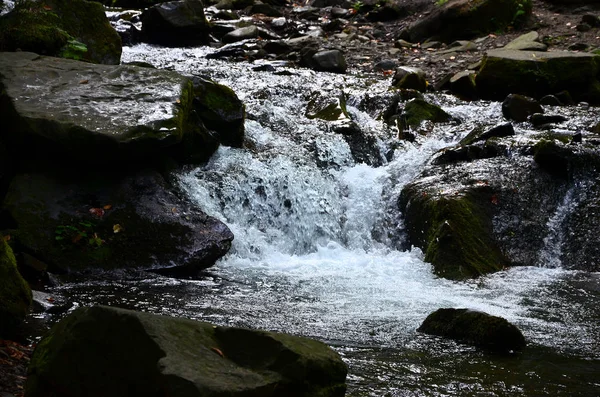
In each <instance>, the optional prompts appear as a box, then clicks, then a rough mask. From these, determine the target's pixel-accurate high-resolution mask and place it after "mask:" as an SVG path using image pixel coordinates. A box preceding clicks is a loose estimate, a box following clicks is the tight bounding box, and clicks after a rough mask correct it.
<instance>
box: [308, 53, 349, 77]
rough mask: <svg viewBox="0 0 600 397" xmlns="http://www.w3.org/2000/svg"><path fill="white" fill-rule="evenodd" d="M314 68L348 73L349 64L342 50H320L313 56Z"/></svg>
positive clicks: (322, 70)
mask: <svg viewBox="0 0 600 397" xmlns="http://www.w3.org/2000/svg"><path fill="white" fill-rule="evenodd" d="M312 65H313V69H315V70H318V71H321V72H332V73H346V69H347V67H348V65H347V64H346V59H345V58H344V54H343V53H342V51H340V50H324V51H318V52H317V53H315V54H314V55H313V56H312Z"/></svg>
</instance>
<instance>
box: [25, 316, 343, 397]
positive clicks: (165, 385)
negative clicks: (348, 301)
mask: <svg viewBox="0 0 600 397" xmlns="http://www.w3.org/2000/svg"><path fill="white" fill-rule="evenodd" d="M28 372H29V374H28V379H27V383H26V395H27V396H28V397H42V396H48V395H53V394H54V393H55V392H56V391H57V390H61V392H62V394H61V395H68V396H71V397H78V396H80V397H101V396H102V397H105V396H113V397H137V396H140V397H141V396H143V397H158V396H164V395H172V396H180V397H192V396H198V397H200V396H202V397H206V396H231V397H235V396H261V397H279V396H295V397H313V396H319V397H342V396H344V394H345V390H346V386H345V383H344V382H345V378H346V373H347V367H346V365H345V364H344V362H343V361H342V360H341V358H340V357H339V355H338V354H337V353H336V352H334V351H333V350H332V349H331V348H329V347H328V346H326V345H325V344H323V343H322V342H318V341H315V340H311V339H308V338H302V337H297V336H291V335H286V334H278V333H274V332H264V331H254V330H248V329H242V328H229V327H218V326H214V325H212V324H208V323H203V322H197V321H192V320H188V319H182V318H173V317H165V316H157V315H152V314H148V313H141V312H134V311H129V310H124V309H117V308H110V307H105V306H95V307H91V308H80V309H77V310H76V311H75V312H73V313H72V314H70V315H69V316H68V317H67V318H65V319H64V320H62V321H61V322H60V323H58V324H57V325H55V326H54V327H53V328H52V329H51V331H50V332H49V334H48V335H46V337H45V338H44V339H43V340H42V341H41V342H40V343H39V344H38V346H37V348H36V350H35V351H34V354H33V357H32V359H31V364H30V366H29V370H28Z"/></svg>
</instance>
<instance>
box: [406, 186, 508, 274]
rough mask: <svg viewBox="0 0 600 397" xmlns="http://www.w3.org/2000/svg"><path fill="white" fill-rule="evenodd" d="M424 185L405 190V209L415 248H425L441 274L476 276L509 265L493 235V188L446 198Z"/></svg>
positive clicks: (428, 257) (473, 190)
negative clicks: (491, 198) (491, 204)
mask: <svg viewBox="0 0 600 397" xmlns="http://www.w3.org/2000/svg"><path fill="white" fill-rule="evenodd" d="M422 183H423V182H421V181H418V180H417V181H415V182H413V183H411V184H409V185H407V186H406V187H404V189H403V190H402V194H401V197H400V208H401V211H402V213H403V214H404V219H405V225H406V229H407V233H408V234H409V240H410V244H411V245H415V246H417V247H421V248H422V249H423V250H424V253H425V261H427V262H430V263H431V264H432V265H433V267H434V272H435V273H436V274H437V275H439V276H441V277H445V278H449V279H464V278H472V277H477V276H479V275H482V274H486V273H490V272H495V271H498V270H501V269H503V268H504V266H506V265H508V263H509V262H508V260H507V258H506V257H505V256H504V255H503V253H502V251H501V250H500V249H499V247H498V245H497V244H496V243H495V241H494V237H493V233H492V222H491V218H490V216H489V208H488V207H489V205H490V197H493V193H492V192H491V191H490V190H488V189H483V188H482V189H477V190H475V189H472V190H466V191H464V192H460V195H459V194H456V195H444V194H443V193H434V191H432V190H430V189H423V186H422V185H421V184H422ZM455 191H456V190H455ZM484 197H485V198H484Z"/></svg>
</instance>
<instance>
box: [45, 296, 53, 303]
mask: <svg viewBox="0 0 600 397" xmlns="http://www.w3.org/2000/svg"><path fill="white" fill-rule="evenodd" d="M46 300H47V301H48V302H50V303H52V302H54V298H53V297H48V298H46Z"/></svg>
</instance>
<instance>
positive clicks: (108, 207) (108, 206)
mask: <svg viewBox="0 0 600 397" xmlns="http://www.w3.org/2000/svg"><path fill="white" fill-rule="evenodd" d="M102 208H103V209H105V210H106V211H108V210H109V209H111V208H112V205H111V204H106V205H105V206H104V207H102Z"/></svg>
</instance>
